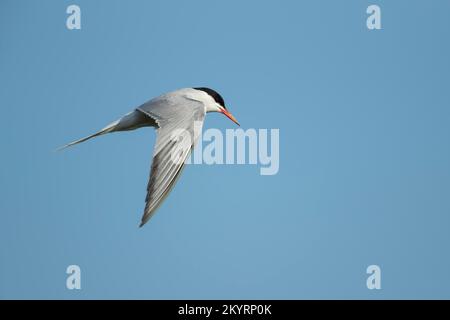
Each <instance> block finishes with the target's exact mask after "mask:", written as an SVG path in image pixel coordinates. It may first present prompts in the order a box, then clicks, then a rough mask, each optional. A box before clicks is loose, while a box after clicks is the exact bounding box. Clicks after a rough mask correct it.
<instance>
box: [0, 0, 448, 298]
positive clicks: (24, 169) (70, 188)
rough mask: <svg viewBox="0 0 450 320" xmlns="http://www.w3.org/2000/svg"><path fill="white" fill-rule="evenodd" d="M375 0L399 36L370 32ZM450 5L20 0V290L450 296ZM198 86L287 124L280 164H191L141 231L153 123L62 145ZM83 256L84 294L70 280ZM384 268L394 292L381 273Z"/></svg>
mask: <svg viewBox="0 0 450 320" xmlns="http://www.w3.org/2000/svg"><path fill="white" fill-rule="evenodd" d="M373 3H374V4H378V5H379V6H380V7H381V11H382V30H375V31H369V30H368V29H367V28H366V18H367V14H366V8H367V6H368V5H370V4H373ZM70 4H77V5H79V6H80V8H81V12H82V29H81V30H72V31H70V30H68V29H67V28H66V18H67V14H66V8H67V6H69V5H70ZM449 11H450V3H449V2H448V1H444V0H435V1H423V0H422V1H406V0H399V1H381V0H379V1H370V2H369V1H362V0H360V1H356V0H353V1H343V0H341V1H334V0H333V1H331V0H329V1H312V0H311V1H281V2H275V1H244V2H243V1H226V2H224V1H220V2H219V1H206V0H205V1H198V0H194V1H127V2H125V1H105V0H102V1H100V0H99V1H81V0H80V1H50V0H47V1H12V0H3V1H1V3H0V97H1V108H2V109H1V110H2V125H1V126H0V130H1V132H0V133H1V134H0V145H1V146H2V153H1V156H2V160H1V164H2V165H1V167H0V190H1V195H2V196H1V201H0V214H1V217H2V222H1V223H0V261H1V262H0V263H1V264H0V298H41V299H47V298H61V299H79V298H85V299H92V298H106V299H107V298H138V299H216V298H222V299H230V298H233V299H239V298H247V299H250V298H254V299H304V298H326V299H330V298H363V299H380V298H386V299H392V298H450V289H449V288H450V275H449V273H448V270H449V268H450V258H449V255H448V245H449V243H450V234H449V232H448V228H449V225H450V215H449V214H450V197H449V191H450V165H449V163H450V144H449V143H448V139H449V137H450V126H449V125H448V123H449V117H450V110H449V106H450V91H449V90H448V84H449V83H450V62H449V58H448V57H450V45H449V42H448V38H449V34H448V33H449V30H450V21H449V20H448V12H449ZM194 86H209V87H212V88H214V89H216V90H218V91H219V92H220V93H222V95H223V96H224V98H225V101H226V102H227V105H228V106H229V109H230V111H232V113H233V114H234V115H235V116H236V118H237V119H238V120H239V121H240V123H241V125H242V127H243V128H244V129H246V128H256V129H259V128H268V129H270V128H279V129H280V170H279V173H278V174H277V175H274V176H261V175H259V168H258V167H257V166H251V165H239V166H238V165H228V166H226V165H224V166H219V165H215V166H214V165H213V166H207V165H191V166H188V167H187V168H186V170H184V173H183V176H182V177H181V179H180V180H179V182H178V184H177V185H176V187H175V189H174V191H173V192H172V193H171V194H170V196H169V197H168V199H167V201H166V202H165V203H164V204H163V205H162V206H161V208H160V209H159V211H158V212H157V213H156V215H155V216H154V217H153V218H152V219H151V220H150V222H149V223H148V224H147V225H146V226H145V227H144V228H141V229H139V228H138V223H139V221H140V217H141V214H142V210H143V207H144V198H145V187H146V185H147V178H148V172H149V168H150V160H151V159H150V158H151V154H152V148H153V143H154V138H155V134H154V132H153V130H152V129H141V130H138V131H133V132H127V133H123V134H114V135H109V136H105V137H101V138H98V139H96V140H92V141H90V142H88V143H85V144H83V145H80V146H77V147H76V148H73V149H70V150H66V151H64V152H58V153H57V152H54V151H53V150H54V149H55V148H56V147H58V146H60V145H62V144H64V143H66V142H69V141H71V140H73V139H76V138H79V137H82V136H84V135H86V134H90V133H93V132H95V131H96V130H97V129H100V128H102V127H103V126H104V125H106V124H107V123H109V122H111V121H113V120H115V119H116V118H118V117H120V116H121V115H123V114H124V113H126V112H128V111H130V110H132V109H133V108H135V107H137V106H138V105H140V104H141V103H143V102H145V101H146V100H148V99H150V98H152V97H154V96H157V95H159V94H161V93H163V92H167V91H171V90H173V89H177V88H181V87H194ZM205 126H206V128H219V129H221V130H223V131H224V130H225V129H227V128H234V126H233V123H231V122H230V121H229V120H228V119H226V118H225V117H223V116H220V115H216V114H212V115H208V117H207V121H206V125H205ZM71 264H76V265H79V266H80V267H81V270H82V289H81V290H67V289H66V286H65V284H66V277H67V275H66V273H65V271H66V268H67V266H68V265H71ZM372 264H376V265H379V266H380V267H381V270H382V289H381V290H368V289H367V287H366V278H367V274H366V268H367V266H369V265H372Z"/></svg>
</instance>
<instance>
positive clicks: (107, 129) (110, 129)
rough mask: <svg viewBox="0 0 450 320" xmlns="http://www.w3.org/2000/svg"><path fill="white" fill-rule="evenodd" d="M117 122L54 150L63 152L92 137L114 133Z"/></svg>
mask: <svg viewBox="0 0 450 320" xmlns="http://www.w3.org/2000/svg"><path fill="white" fill-rule="evenodd" d="M119 121H120V120H117V121H114V122H113V123H111V124H109V125H107V126H106V127H104V128H103V129H102V130H100V131H99V132H97V133H94V134H91V135H90V136H87V137H84V138H81V139H79V140H76V141H73V142H71V143H68V144H66V145H64V146H62V147H59V148H58V149H56V151H60V150H63V149H65V148H68V147H71V146H73V145H76V144H78V143H81V142H84V141H86V140H89V139H91V138H94V137H97V136H101V135H102V134H105V133H109V132H113V131H115V130H114V129H115V127H116V126H117V124H118V123H119Z"/></svg>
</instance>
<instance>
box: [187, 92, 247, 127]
mask: <svg viewBox="0 0 450 320" xmlns="http://www.w3.org/2000/svg"><path fill="white" fill-rule="evenodd" d="M194 89H195V90H200V91H203V92H206V94H208V95H209V96H210V97H211V98H212V100H213V101H211V103H208V104H207V105H206V112H220V113H223V114H224V115H226V116H227V117H228V118H229V119H230V120H231V121H233V122H234V123H236V124H237V125H238V126H240V124H239V122H237V120H236V118H235V117H234V116H233V115H232V114H231V113H230V112H229V111H228V110H227V107H226V106H225V101H224V100H223V98H222V96H221V95H220V94H219V93H218V92H217V91H214V90H213V89H210V88H194Z"/></svg>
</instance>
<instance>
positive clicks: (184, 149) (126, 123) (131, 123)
mask: <svg viewBox="0 0 450 320" xmlns="http://www.w3.org/2000/svg"><path fill="white" fill-rule="evenodd" d="M207 112H221V113H223V114H225V115H226V116H227V117H229V118H230V119H231V120H233V121H234V122H236V123H237V121H236V119H234V117H233V116H232V115H231V114H230V113H229V112H228V111H227V109H226V107H225V103H224V101H223V98H222V97H221V96H220V95H219V94H218V93H217V92H216V91H214V90H212V89H209V88H185V89H180V90H176V91H173V92H169V93H166V94H163V95H161V96H159V97H156V98H154V99H152V100H150V101H148V102H146V103H144V104H143V105H141V106H139V107H138V108H136V109H135V110H134V111H132V112H130V113H128V114H126V115H125V116H123V117H122V118H120V119H119V120H117V121H114V122H113V123H111V124H109V125H108V126H106V127H105V128H103V129H102V130H100V131H99V132H97V133H95V134H93V135H90V136H88V137H85V138H82V139H80V140H77V141H74V142H71V143H69V144H67V145H65V146H64V147H63V148H66V147H69V146H72V145H74V144H77V143H80V142H84V141H86V140H88V139H91V138H93V137H96V136H100V135H103V134H106V133H111V132H118V131H128V130H135V129H138V128H141V127H155V128H156V130H157V138H156V143H155V147H154V152H153V162H152V167H151V172H150V178H149V182H148V186H147V197H146V199H145V201H146V205H145V210H144V215H143V217H142V221H141V226H143V225H144V224H145V223H146V222H147V221H148V220H149V219H150V218H151V217H152V215H153V213H154V212H155V210H156V209H157V208H158V207H159V205H160V204H161V203H162V201H163V200H164V199H165V197H166V196H167V195H168V194H169V192H170V191H171V189H172V187H173V186H174V184H175V182H176V180H177V178H178V177H179V175H180V173H181V171H182V169H183V167H184V163H185V160H186V158H187V157H188V156H189V154H190V151H191V150H192V148H193V147H194V145H195V144H196V142H197V140H198V138H199V137H200V135H201V129H202V125H203V121H204V119H205V115H206V113H207Z"/></svg>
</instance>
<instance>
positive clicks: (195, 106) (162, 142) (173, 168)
mask: <svg viewBox="0 0 450 320" xmlns="http://www.w3.org/2000/svg"><path fill="white" fill-rule="evenodd" d="M137 110H139V111H141V112H143V113H144V114H146V115H147V116H149V117H151V118H152V119H154V120H155V121H156V123H157V125H158V128H157V131H156V132H157V137H156V143H155V147H154V152H153V160H152V165H151V169H150V177H149V181H148V185H147V196H146V198H145V202H146V204H145V209H144V214H143V216H142V221H141V225H140V226H143V225H144V224H145V223H146V222H147V221H148V220H149V219H150V218H151V217H152V216H153V214H154V212H155V211H156V209H158V207H159V206H160V205H161V203H162V202H163V200H164V199H165V197H166V196H167V195H168V194H169V193H170V191H171V190H172V188H173V186H174V185H175V183H176V181H177V179H178V177H179V176H180V174H181V172H182V170H183V167H184V164H185V162H186V159H187V158H188V156H189V154H190V152H191V150H192V148H193V147H194V146H195V144H196V142H197V140H198V138H199V137H200V135H201V129H202V125H203V120H204V117H205V109H204V106H203V103H202V102H200V101H196V100H192V99H189V98H187V97H185V96H183V95H182V94H181V95H167V96H161V97H159V98H157V100H150V101H149V102H148V103H146V104H144V105H142V106H140V107H139V108H137Z"/></svg>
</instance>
